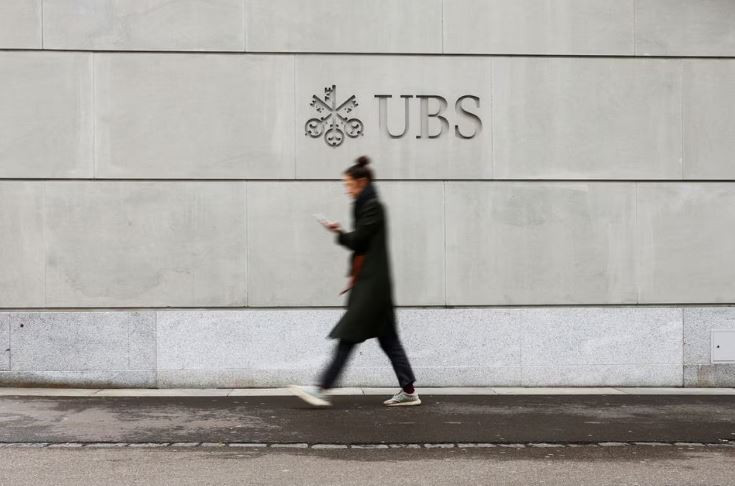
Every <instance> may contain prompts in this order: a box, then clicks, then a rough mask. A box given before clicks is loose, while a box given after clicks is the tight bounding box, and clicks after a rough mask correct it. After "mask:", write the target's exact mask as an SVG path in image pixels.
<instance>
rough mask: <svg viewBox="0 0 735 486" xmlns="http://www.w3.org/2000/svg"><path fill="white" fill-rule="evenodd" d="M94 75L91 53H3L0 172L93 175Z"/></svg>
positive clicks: (0, 69)
mask: <svg viewBox="0 0 735 486" xmlns="http://www.w3.org/2000/svg"><path fill="white" fill-rule="evenodd" d="M0 17H1V16H0ZM0 31H2V28H0ZM91 76H92V74H91V55H89V54H79V53H47V52H7V51H6V52H0V177H91V176H92V88H91Z"/></svg>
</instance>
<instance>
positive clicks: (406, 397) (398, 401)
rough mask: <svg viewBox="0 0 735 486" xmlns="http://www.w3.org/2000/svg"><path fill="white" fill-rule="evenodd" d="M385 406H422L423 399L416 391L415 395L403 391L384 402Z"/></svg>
mask: <svg viewBox="0 0 735 486" xmlns="http://www.w3.org/2000/svg"><path fill="white" fill-rule="evenodd" d="M383 405H385V406H386V407H410V406H414V405H421V399H420V398H419V394H418V393H416V392H415V391H414V392H413V393H406V392H405V391H403V390H401V391H399V392H398V393H396V394H395V395H393V397H392V398H389V399H388V400H386V401H384V402H383Z"/></svg>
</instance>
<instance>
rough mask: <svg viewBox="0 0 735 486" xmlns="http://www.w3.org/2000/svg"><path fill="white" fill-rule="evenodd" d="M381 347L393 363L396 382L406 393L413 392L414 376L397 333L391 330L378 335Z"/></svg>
mask: <svg viewBox="0 0 735 486" xmlns="http://www.w3.org/2000/svg"><path fill="white" fill-rule="evenodd" d="M378 342H379V343H380V347H381V349H382V350H383V351H384V352H385V354H387V355H388V358H389V359H390V363H391V365H393V371H395V372H396V377H397V378H398V383H399V384H400V385H401V388H402V389H403V391H405V392H406V393H413V392H414V389H413V383H414V382H415V381H416V378H415V377H414V375H413V370H412V369H411V364H410V363H409V362H408V356H406V351H405V350H404V349H403V345H402V344H401V340H400V339H399V338H398V334H397V333H396V332H395V329H393V331H392V332H391V333H389V334H387V335H385V336H380V337H378Z"/></svg>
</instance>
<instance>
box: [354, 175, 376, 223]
mask: <svg viewBox="0 0 735 486" xmlns="http://www.w3.org/2000/svg"><path fill="white" fill-rule="evenodd" d="M377 197H378V193H377V191H376V190H375V186H374V185H373V183H372V182H369V183H368V185H367V186H365V189H363V190H362V192H360V194H358V195H357V198H356V199H355V211H354V215H355V218H357V213H358V212H360V208H362V206H363V205H364V204H365V203H366V202H368V201H369V200H370V199H373V198H377Z"/></svg>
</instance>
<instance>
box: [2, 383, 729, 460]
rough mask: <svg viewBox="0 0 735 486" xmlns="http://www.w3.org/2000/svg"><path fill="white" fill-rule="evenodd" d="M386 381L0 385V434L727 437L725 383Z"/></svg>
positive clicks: (393, 441)
mask: <svg viewBox="0 0 735 486" xmlns="http://www.w3.org/2000/svg"><path fill="white" fill-rule="evenodd" d="M395 391H396V389H392V388H391V389H375V388H345V389H337V390H335V393H334V397H333V403H334V406H333V407H332V408H328V409H311V408H309V407H308V406H307V405H306V404H304V403H303V402H301V401H300V400H299V399H298V398H296V397H294V396H290V395H288V391H287V390H284V389H210V390H200V389H188V390H174V389H155V390H154V389H137V390H121V389H62V388H55V389H38V388H12V389H11V388H0V423H2V427H0V445H1V444H2V443H4V444H5V445H8V444H16V445H18V444H19V443H20V444H21V445H26V446H38V447H59V446H69V447H73V446H75V445H76V446H84V445H86V446H88V447H89V446H132V447H135V446H141V445H143V446H151V447H154V446H170V445H178V446H227V445H231V446H241V447H265V446H268V447H279V446H280V447H292V448H294V447H295V448H306V447H314V448H318V447H324V448H328V447H335V448H336V447H345V446H351V447H389V446H395V447H399V446H402V447H412V446H415V447H457V446H465V447H473V446H479V445H484V446H487V447H491V446H519V447H520V446H523V445H524V444H530V445H533V444H547V445H552V444H564V445H569V444H592V445H594V444H597V445H625V444H634V443H637V442H642V443H650V444H653V443H656V444H674V443H687V444H699V445H705V444H706V445H710V446H722V447H735V389H733V388H720V389H714V388H704V389H701V388H700V389H693V388H617V387H616V388H462V389H458V388H452V389H449V388H441V389H427V388H424V389H419V390H418V391H419V393H421V398H422V401H423V404H422V405H421V406H419V407H398V408H387V407H384V406H383V405H382V400H383V399H384V398H385V397H387V396H390V395H391V394H392V393H394V392H395Z"/></svg>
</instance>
